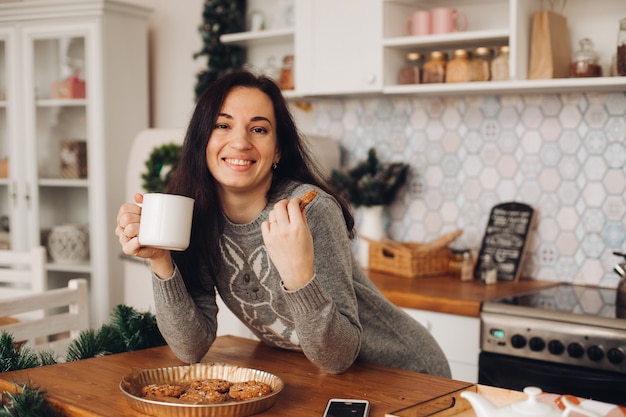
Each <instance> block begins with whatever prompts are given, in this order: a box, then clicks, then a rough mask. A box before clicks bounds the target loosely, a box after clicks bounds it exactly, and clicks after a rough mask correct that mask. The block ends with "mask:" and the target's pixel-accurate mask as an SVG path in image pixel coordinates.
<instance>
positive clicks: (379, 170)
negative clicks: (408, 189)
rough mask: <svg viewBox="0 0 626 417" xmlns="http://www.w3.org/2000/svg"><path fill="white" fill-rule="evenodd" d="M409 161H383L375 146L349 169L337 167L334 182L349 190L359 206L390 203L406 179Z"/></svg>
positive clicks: (350, 198)
mask: <svg viewBox="0 0 626 417" xmlns="http://www.w3.org/2000/svg"><path fill="white" fill-rule="evenodd" d="M408 172H409V165H408V164H405V163H401V162H393V163H387V164H383V163H382V162H380V161H379V160H378V156H377V155H376V150H375V149H374V148H371V149H370V150H369V151H368V153H367V159H366V160H365V161H362V162H360V163H358V164H357V165H356V166H355V167H354V168H352V169H350V170H347V171H339V170H333V171H332V173H331V183H332V184H333V185H334V186H335V187H336V188H337V189H338V190H339V191H340V192H343V193H345V194H346V196H347V198H348V199H349V200H350V201H351V202H352V204H354V205H355V206H356V207H359V206H376V205H387V204H390V203H392V202H393V200H394V199H395V198H396V194H397V193H398V190H399V189H400V188H401V187H402V186H403V185H404V184H405V183H406V181H407V177H408Z"/></svg>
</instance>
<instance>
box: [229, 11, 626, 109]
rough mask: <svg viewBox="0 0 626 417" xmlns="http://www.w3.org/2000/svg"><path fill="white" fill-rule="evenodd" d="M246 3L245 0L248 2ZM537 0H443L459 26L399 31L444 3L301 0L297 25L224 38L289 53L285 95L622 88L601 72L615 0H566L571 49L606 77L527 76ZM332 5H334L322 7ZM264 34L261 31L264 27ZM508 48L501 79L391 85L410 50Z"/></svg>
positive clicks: (253, 59) (257, 56)
mask: <svg viewBox="0 0 626 417" xmlns="http://www.w3.org/2000/svg"><path fill="white" fill-rule="evenodd" d="M251 2H253V0H251ZM544 3H545V2H542V1H541V0H471V1H465V0H448V1H446V2H445V6H450V7H456V8H457V9H458V10H459V11H461V12H462V13H464V14H465V15H466V16H467V20H468V26H467V30H466V31H463V32H456V33H447V34H437V35H425V36H407V35H405V22H406V20H407V19H408V18H409V16H410V15H411V13H412V12H413V11H415V10H417V9H431V8H435V7H441V6H444V4H442V3H441V1H438V0H366V1H358V0H346V1H342V2H340V4H338V3H337V2H332V0H299V1H297V2H294V3H293V7H294V9H293V10H294V15H295V17H296V18H295V26H294V27H290V28H289V32H288V34H287V36H285V33H282V32H280V31H277V30H276V29H273V30H266V31H257V32H244V33H239V34H228V35H223V36H222V41H223V42H226V43H234V44H239V45H243V46H245V47H246V48H247V50H248V54H249V56H248V61H249V62H250V63H252V64H253V66H255V65H254V64H258V63H264V62H265V60H267V59H268V57H269V56H270V55H269V54H267V53H266V51H267V49H266V48H267V45H268V43H271V44H272V47H273V48H274V52H275V51H281V50H282V53H279V55H281V54H286V53H293V54H294V55H295V57H296V59H295V62H296V65H295V79H296V88H295V90H294V91H290V92H287V93H286V96H287V97H288V98H289V97H296V98H297V97H316V96H327V95H353V94H372V93H378V94H385V95H400V94H411V95H459V94H508V93H547V92H585V91H626V77H609V76H608V75H609V74H610V66H611V63H612V59H613V55H614V54H615V52H616V47H617V45H616V42H617V31H618V20H619V18H620V17H623V16H622V14H623V13H624V9H623V1H622V0H600V2H599V3H598V2H589V1H587V0H570V1H568V2H567V4H566V7H565V11H564V14H565V15H566V17H567V19H568V29H569V36H570V44H571V50H572V52H573V51H576V50H577V49H578V47H579V46H578V42H579V41H580V40H581V39H582V38H585V37H588V38H590V39H591V40H592V41H593V44H594V47H595V49H596V51H597V52H598V53H599V55H600V64H601V66H602V70H603V74H604V75H605V76H604V77H598V78H563V79H548V80H528V79H527V73H528V64H529V54H530V45H529V39H530V33H531V16H532V14H533V12H535V11H538V10H541V8H542V7H543V6H546V7H547V3H545V4H544ZM253 4H254V7H256V8H257V9H266V10H268V13H267V14H273V12H272V10H271V9H268V8H271V5H270V3H269V2H263V1H262V0H256V3H253ZM330 10H332V13H329V11H330ZM264 32H265V33H264ZM502 45H508V46H509V47H510V62H509V78H510V79H509V80H506V81H485V82H469V83H455V84H445V83H444V84H428V85H424V84H421V85H420V84H416V85H399V84H398V82H397V78H398V72H399V70H400V67H401V66H402V65H403V64H404V57H405V55H406V54H407V53H408V52H411V51H415V52H422V53H428V52H430V51H433V50H444V51H446V52H450V51H452V50H454V49H457V48H468V49H473V48H476V47H479V46H488V47H497V46H502ZM278 64H280V63H278Z"/></svg>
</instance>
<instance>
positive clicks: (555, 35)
mask: <svg viewBox="0 0 626 417" xmlns="http://www.w3.org/2000/svg"><path fill="white" fill-rule="evenodd" d="M569 64H570V45H569V33H568V30H567V18H566V17H565V16H563V15H562V14H559V13H556V12H554V11H551V10H544V11H541V12H535V13H534V14H533V18H532V33H531V39H530V68H529V69H528V78H529V79H533V80H536V79H549V78H567V77H568V76H569V72H568V68H569Z"/></svg>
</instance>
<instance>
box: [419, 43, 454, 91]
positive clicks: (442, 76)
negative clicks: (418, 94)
mask: <svg viewBox="0 0 626 417" xmlns="http://www.w3.org/2000/svg"><path fill="white" fill-rule="evenodd" d="M447 62H448V54H446V53H445V52H442V51H432V52H431V53H430V54H429V55H428V61H426V63H425V64H424V67H423V71H422V83H423V84H432V83H443V82H445V81H446V64H447Z"/></svg>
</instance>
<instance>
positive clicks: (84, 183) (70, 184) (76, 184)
mask: <svg viewBox="0 0 626 417" xmlns="http://www.w3.org/2000/svg"><path fill="white" fill-rule="evenodd" d="M39 186H40V187H66V188H87V187H89V180H87V179H86V178H85V179H67V178H40V179H39Z"/></svg>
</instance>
